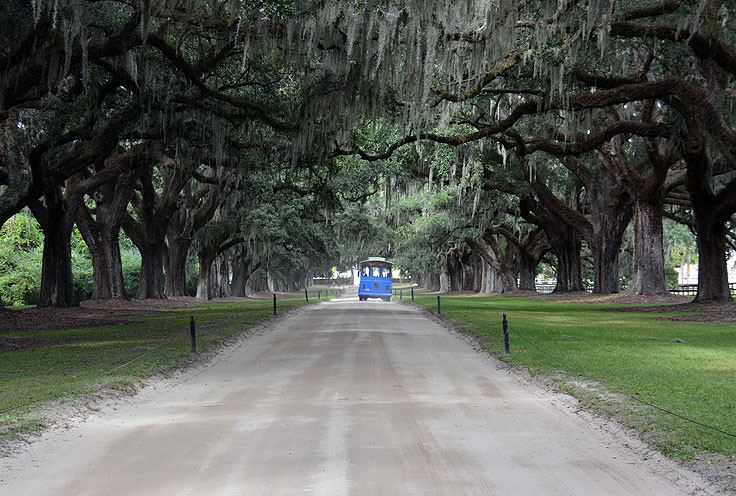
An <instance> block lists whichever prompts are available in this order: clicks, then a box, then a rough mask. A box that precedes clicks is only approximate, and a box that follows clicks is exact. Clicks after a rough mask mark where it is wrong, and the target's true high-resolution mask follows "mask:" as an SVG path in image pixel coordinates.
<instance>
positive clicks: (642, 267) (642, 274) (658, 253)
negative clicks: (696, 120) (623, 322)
mask: <svg viewBox="0 0 736 496" xmlns="http://www.w3.org/2000/svg"><path fill="white" fill-rule="evenodd" d="M630 289H631V291H632V292H633V293H635V294H663V293H667V286H666V283H665V277H664V244H663V234H662V202H661V201H659V200H658V199H655V201H645V200H643V199H639V200H637V201H635V203H634V274H633V277H632V281H631V288H630Z"/></svg>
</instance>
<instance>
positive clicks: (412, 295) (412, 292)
mask: <svg viewBox="0 0 736 496" xmlns="http://www.w3.org/2000/svg"><path fill="white" fill-rule="evenodd" d="M411 302H412V303H414V286H412V287H411Z"/></svg>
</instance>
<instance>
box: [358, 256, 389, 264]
mask: <svg viewBox="0 0 736 496" xmlns="http://www.w3.org/2000/svg"><path fill="white" fill-rule="evenodd" d="M360 265H361V266H363V265H393V263H392V262H389V261H388V260H386V259H385V258H383V257H368V260H363V261H362V262H360Z"/></svg>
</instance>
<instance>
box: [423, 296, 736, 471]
mask: <svg viewBox="0 0 736 496" xmlns="http://www.w3.org/2000/svg"><path fill="white" fill-rule="evenodd" d="M416 302H417V303H418V304H420V305H423V306H425V307H430V308H433V310H434V311H436V310H437V307H436V306H437V297H436V295H431V296H430V295H422V296H419V295H417V297H416ZM441 303H442V314H443V316H444V317H446V318H449V319H452V320H455V321H457V323H458V324H460V325H461V326H463V327H464V328H465V329H467V330H468V331H469V332H472V333H473V334H475V335H476V336H478V338H479V339H480V340H481V342H482V343H483V344H484V346H486V347H487V348H488V349H489V350H503V331H502V325H501V322H502V314H503V313H506V314H507V316H508V321H509V327H510V336H511V353H510V354H508V355H501V356H500V357H501V358H502V359H503V360H505V361H507V362H509V363H512V364H516V365H521V366H524V367H527V368H528V369H530V370H531V371H532V372H534V373H542V374H547V375H550V376H554V377H558V378H560V379H559V380H558V386H559V387H560V388H561V389H563V390H566V391H568V392H571V393H573V394H575V395H576V396H578V397H580V398H581V399H582V400H583V401H584V402H585V403H586V404H588V405H589V406H593V407H596V408H597V409H599V410H601V411H602V412H604V413H606V414H613V415H616V416H617V417H618V418H620V419H622V420H624V421H625V422H626V423H627V424H628V425H630V426H632V427H635V428H637V429H639V430H640V431H641V432H643V433H645V435H646V437H647V438H648V439H649V441H650V442H652V443H653V444H654V445H656V446H657V448H658V449H660V450H661V451H663V452H666V453H670V454H674V455H676V456H679V457H681V458H686V459H687V458H691V457H692V456H694V455H695V454H696V453H697V452H699V451H701V452H702V451H707V452H713V453H720V454H724V455H729V456H734V455H736V438H733V437H729V436H726V435H724V434H721V433H718V432H715V431H713V430H710V429H707V428H704V427H701V426H698V425H695V424H693V423H690V422H687V421H684V420H682V419H679V418H677V417H674V416H671V415H667V414H665V413H662V412H661V411H658V410H656V409H654V408H652V407H649V406H645V405H642V404H641V403H638V402H637V401H635V400H632V399H630V398H626V397H623V400H622V396H621V395H611V394H610V393H611V392H613V393H623V394H625V395H630V397H633V398H637V399H641V400H642V401H646V402H650V403H654V404H656V405H657V406H659V407H661V408H664V409H667V410H670V411H673V412H676V413H679V414H681V415H684V416H686V417H689V418H691V419H694V420H697V421H698V422H702V423H705V424H708V425H711V426H714V427H716V428H718V429H720V430H723V431H726V432H730V433H736V325H733V324H715V323H700V322H682V321H669V320H662V319H661V317H665V316H667V315H672V314H661V313H643V312H611V311H601V309H608V310H610V309H611V307H610V306H605V305H593V304H583V303H565V302H559V301H544V300H536V299H533V298H506V297H473V298H462V297H442V300H441ZM658 318H660V319H658ZM675 338H679V339H681V340H684V343H674V342H672V340H673V339H675ZM591 383H594V384H595V386H591Z"/></svg>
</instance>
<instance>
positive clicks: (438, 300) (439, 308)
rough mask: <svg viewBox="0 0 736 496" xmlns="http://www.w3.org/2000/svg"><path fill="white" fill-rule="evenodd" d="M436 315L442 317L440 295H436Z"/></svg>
mask: <svg viewBox="0 0 736 496" xmlns="http://www.w3.org/2000/svg"><path fill="white" fill-rule="evenodd" d="M437 313H438V314H440V315H442V304H441V303H440V295H437Z"/></svg>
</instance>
